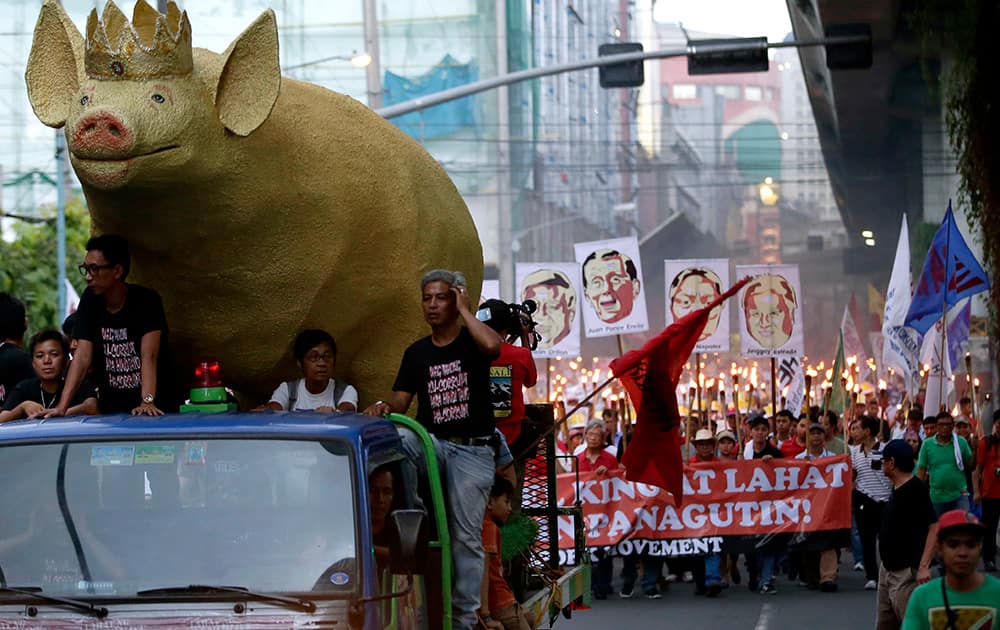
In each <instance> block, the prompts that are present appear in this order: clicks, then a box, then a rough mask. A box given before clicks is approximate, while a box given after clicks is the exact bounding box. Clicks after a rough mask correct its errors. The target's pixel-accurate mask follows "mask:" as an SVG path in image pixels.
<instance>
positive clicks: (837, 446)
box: [826, 437, 847, 455]
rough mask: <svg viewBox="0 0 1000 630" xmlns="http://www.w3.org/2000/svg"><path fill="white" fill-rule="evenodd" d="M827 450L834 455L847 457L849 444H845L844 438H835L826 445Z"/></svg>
mask: <svg viewBox="0 0 1000 630" xmlns="http://www.w3.org/2000/svg"><path fill="white" fill-rule="evenodd" d="M826 450H828V451H830V452H831V453H833V454H834V455H847V444H846V443H844V440H843V439H842V438H839V437H834V438H833V439H832V440H830V441H829V442H827V443H826Z"/></svg>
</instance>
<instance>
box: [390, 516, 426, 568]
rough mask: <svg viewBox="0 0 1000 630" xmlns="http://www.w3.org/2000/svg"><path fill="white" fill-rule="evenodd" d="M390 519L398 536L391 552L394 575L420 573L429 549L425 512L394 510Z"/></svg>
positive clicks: (395, 537)
mask: <svg viewBox="0 0 1000 630" xmlns="http://www.w3.org/2000/svg"><path fill="white" fill-rule="evenodd" d="M390 517H391V518H392V522H393V525H394V529H395V534H396V535H395V536H393V538H392V541H391V544H390V550H389V551H390V554H391V557H392V569H393V573H396V574H410V573H419V572H420V565H421V564H423V558H424V555H425V551H426V548H427V530H426V528H425V527H424V512H423V510H393V512H392V514H391V515H390Z"/></svg>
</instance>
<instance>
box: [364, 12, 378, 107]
mask: <svg viewBox="0 0 1000 630" xmlns="http://www.w3.org/2000/svg"><path fill="white" fill-rule="evenodd" d="M363 2H364V4H363V5H362V10H363V13H364V21H365V52H366V53H368V55H369V56H370V57H371V63H369V64H368V67H367V68H365V83H366V86H367V87H366V90H367V92H368V107H370V108H371V109H379V108H380V107H382V60H381V58H380V56H379V46H378V44H379V42H378V13H377V9H376V6H375V0H363Z"/></svg>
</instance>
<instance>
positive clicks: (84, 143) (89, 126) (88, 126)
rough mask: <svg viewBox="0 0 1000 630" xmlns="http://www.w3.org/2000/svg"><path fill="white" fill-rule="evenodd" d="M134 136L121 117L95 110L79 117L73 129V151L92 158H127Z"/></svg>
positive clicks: (133, 142) (132, 145) (83, 156)
mask: <svg viewBox="0 0 1000 630" xmlns="http://www.w3.org/2000/svg"><path fill="white" fill-rule="evenodd" d="M134 146H135V136H133V134H132V131H131V130H130V129H129V128H128V125H126V124H125V123H124V122H123V121H122V119H121V118H119V117H117V116H115V115H114V114H112V113H110V112H95V113H93V114H88V115H87V116H84V117H83V118H81V119H80V121H79V122H78V123H77V124H76V128H75V129H74V130H73V146H72V150H73V153H74V154H75V155H76V156H77V157H82V158H92V159H105V160H107V159H116V158H127V157H129V156H130V154H131V152H132V148H133V147H134Z"/></svg>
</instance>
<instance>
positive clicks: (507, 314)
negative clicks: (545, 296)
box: [476, 300, 539, 350]
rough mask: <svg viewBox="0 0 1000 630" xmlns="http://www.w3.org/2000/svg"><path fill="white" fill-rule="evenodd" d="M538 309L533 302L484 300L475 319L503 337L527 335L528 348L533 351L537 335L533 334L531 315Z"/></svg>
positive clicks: (533, 323) (533, 322) (533, 321)
mask: <svg viewBox="0 0 1000 630" xmlns="http://www.w3.org/2000/svg"><path fill="white" fill-rule="evenodd" d="M537 309H538V304H537V303H536V302H535V301H534V300H525V301H524V302H522V303H520V304H518V303H516V302H511V303H507V302H504V301H502V300H486V301H485V302H483V303H482V305H480V307H479V310H478V311H476V319H478V320H479V321H481V322H483V323H484V324H486V325H487V326H489V327H490V328H492V329H493V330H495V331H497V332H498V333H500V334H501V335H504V336H505V337H508V338H510V337H514V338H518V339H520V338H521V335H522V334H523V333H525V332H526V333H528V339H529V344H528V347H529V349H531V350H534V349H536V348H537V347H538V341H539V335H538V333H536V332H535V320H533V319H532V318H531V315H532V313H534V312H535V311H536V310H537Z"/></svg>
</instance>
